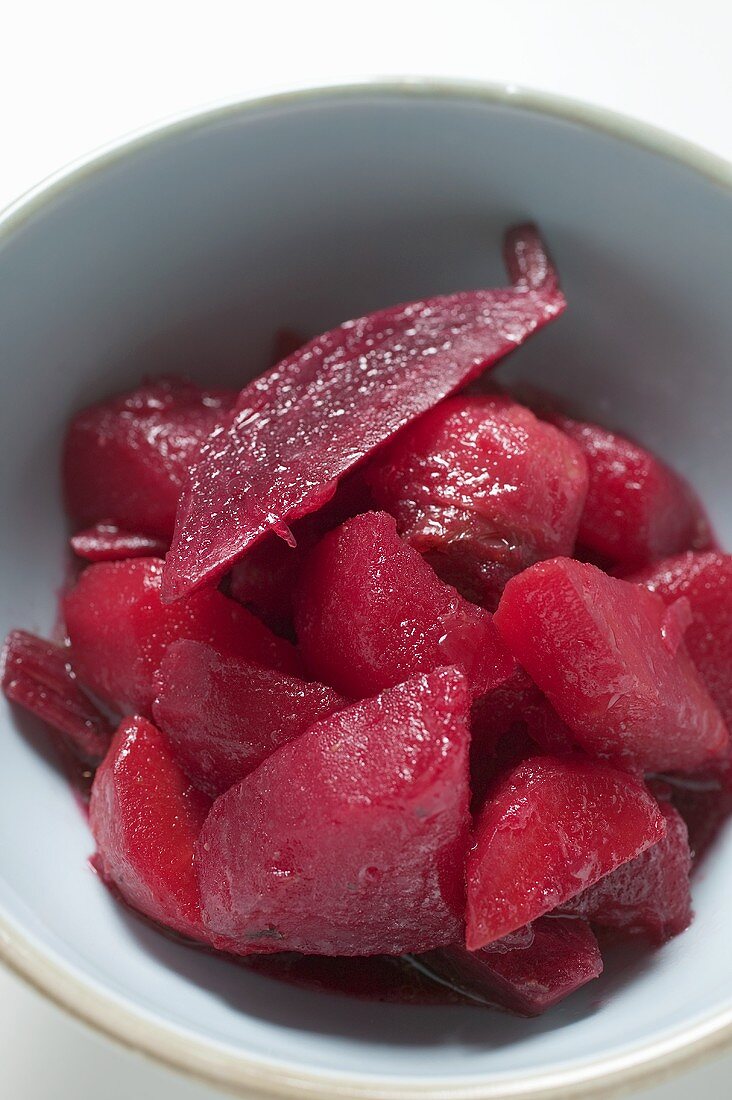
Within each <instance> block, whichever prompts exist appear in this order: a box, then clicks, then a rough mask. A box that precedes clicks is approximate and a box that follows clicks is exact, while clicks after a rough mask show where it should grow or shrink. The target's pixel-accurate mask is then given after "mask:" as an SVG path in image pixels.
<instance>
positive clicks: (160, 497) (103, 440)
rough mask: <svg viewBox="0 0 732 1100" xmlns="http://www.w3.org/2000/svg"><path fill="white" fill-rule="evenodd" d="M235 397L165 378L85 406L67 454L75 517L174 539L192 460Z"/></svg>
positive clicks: (68, 494)
mask: <svg viewBox="0 0 732 1100" xmlns="http://www.w3.org/2000/svg"><path fill="white" fill-rule="evenodd" d="M235 396H236V395H235V394H233V393H230V392H228V391H223V390H214V391H211V390H202V389H200V388H199V387H198V386H196V385H194V384H193V383H192V382H186V381H183V380H182V379H179V378H159V379H157V380H156V381H154V382H146V383H143V385H141V386H139V387H138V388H137V389H134V390H131V391H130V392H129V393H125V394H122V395H121V396H120V397H113V398H111V399H108V400H107V401H102V402H101V403H100V404H98V405H92V406H90V407H89V408H87V409H82V411H81V412H79V413H77V414H76V416H75V417H74V418H73V419H72V421H71V424H70V425H69V429H68V432H67V434H66V441H65V444H64V455H63V470H62V472H63V482H64V495H65V498H66V507H67V509H68V512H69V515H70V516H71V518H72V520H73V521H74V522H75V523H76V524H77V525H78V526H81V527H87V526H89V525H91V524H94V523H99V522H101V521H106V522H111V523H115V524H117V525H119V526H120V527H122V528H124V529H126V530H128V531H139V532H140V533H141V534H145V535H153V536H155V537H157V538H161V539H163V540H165V541H166V542H169V541H170V539H171V537H172V534H173V527H174V525H175V512H176V508H177V505H178V498H179V496H180V492H181V488H182V486H183V482H184V480H185V477H186V473H187V470H188V466H189V464H190V463H191V462H192V461H193V459H194V457H195V456H196V454H197V452H198V448H199V446H200V444H201V443H202V441H203V440H204V439H206V438H207V437H208V436H209V435H210V434H211V432H212V431H213V429H214V428H215V427H216V425H217V424H218V423H219V421H220V420H221V419H222V417H224V416H225V415H226V414H227V413H228V412H229V410H230V409H231V407H232V406H233V404H234V400H235Z"/></svg>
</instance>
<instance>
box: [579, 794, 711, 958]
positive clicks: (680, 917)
mask: <svg viewBox="0 0 732 1100" xmlns="http://www.w3.org/2000/svg"><path fill="white" fill-rule="evenodd" d="M658 808H659V810H660V812H661V813H662V814H663V816H664V818H665V819H666V835H665V837H664V838H663V840H659V842H658V844H654V845H653V846H652V847H651V848H646V850H645V852H643V854H642V855H640V856H637V857H636V859H632V860H630V862H629V863H623V864H622V866H620V867H618V868H616V869H615V870H614V871H611V872H610V874H609V875H605V877H604V878H601V879H600V881H599V882H596V883H595V885H594V886H590V888H589V889H588V890H584V891H583V892H582V893H581V894H578V895H577V896H576V897H574V898H572V899H571V900H570V901H568V902H567V903H566V904H565V905H563V906H562V911H563V912H565V913H572V914H573V915H575V916H580V917H587V918H588V919H589V920H591V921H593V922H594V923H595V924H601V925H604V926H605V927H606V928H616V929H618V930H620V931H621V932H627V933H628V934H630V935H633V934H638V935H644V936H646V937H647V938H648V939H649V940H650V941H651V942H652V943H657V944H658V943H663V942H664V940H667V939H669V937H670V936H676V935H678V933H679V932H683V931H684V929H685V928H687V927H688V926H689V923H690V922H691V889H690V885H689V871H690V870H691V851H690V850H689V833H688V830H687V828H686V823H685V822H684V819H683V817H682V816H681V814H680V813H679V812H678V810H675V809H674V808H673V806H671V805H670V804H669V803H667V802H661V803H659V807H658Z"/></svg>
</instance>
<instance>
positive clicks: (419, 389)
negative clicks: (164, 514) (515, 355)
mask: <svg viewBox="0 0 732 1100" xmlns="http://www.w3.org/2000/svg"><path fill="white" fill-rule="evenodd" d="M505 253H506V261H507V264H508V268H509V274H510V276H511V279H512V284H513V285H512V286H510V287H508V288H501V289H500V290H473V291H464V292H461V293H459V294H449V295H443V296H441V297H438V298H429V299H426V300H425V301H420V302H410V303H409V304H407V305H399V306H393V307H392V308H390V309H385V310H380V311H378V312H376V313H372V314H369V315H368V316H367V317H361V318H359V319H358V320H355V321H347V322H346V323H345V324H343V325H340V326H339V327H338V328H336V329H333V330H331V331H330V332H326V333H325V334H323V335H322V336H319V337H317V339H315V340H311V341H310V343H308V344H306V345H305V347H303V348H301V349H300V350H299V351H297V352H295V353H294V354H293V355H291V356H290V357H289V358H288V359H285V360H283V361H282V362H281V363H279V364H278V365H277V366H276V367H273V368H272V370H270V371H269V372H268V373H267V374H265V375H263V376H262V377H260V378H257V379H255V381H254V382H252V383H251V384H250V385H249V386H247V388H246V389H245V390H243V391H242V393H241V394H240V396H239V399H238V401H237V405H236V410H235V415H233V417H232V418H230V420H229V421H228V422H227V424H226V427H225V428H224V430H223V431H220V432H216V433H215V434H214V436H213V437H212V438H211V440H210V441H209V442H208V443H207V444H206V445H205V446H204V447H203V449H202V452H201V457H200V460H199V461H198V463H197V464H196V466H195V469H194V470H193V471H192V473H191V477H190V479H189V481H188V482H187V484H186V487H185V488H184V491H183V495H182V497H181V501H180V505H179V509H178V515H177V519H176V532H175V537H174V539H173V544H172V547H171V550H170V553H169V554H168V557H167V559H166V568H165V583H164V588H163V593H164V596H165V598H166V599H171V600H172V599H177V598H179V597H180V596H183V595H185V593H186V592H190V591H192V590H193V589H194V588H197V587H198V586H199V585H201V584H204V583H206V582H209V583H210V582H212V581H216V580H218V579H219V578H220V577H221V576H223V574H224V573H225V572H226V571H227V570H228V569H230V568H231V566H232V565H233V563H234V562H235V561H236V560H237V559H238V558H240V557H241V556H242V555H243V554H244V553H245V551H246V550H247V549H248V548H249V547H250V546H252V545H253V544H254V543H255V542H256V541H257V540H258V539H260V538H261V537H262V536H263V535H264V534H266V533H267V532H268V531H273V532H274V533H275V534H278V535H280V536H282V537H285V538H286V537H287V529H286V526H285V525H286V524H289V523H291V522H292V521H293V520H295V519H298V518H299V517H300V516H304V515H307V514H308V513H309V512H314V511H317V509H318V508H320V507H321V506H322V505H323V504H325V503H326V502H327V501H328V500H330V498H331V497H332V496H333V493H334V491H335V488H336V485H337V483H338V480H339V479H340V478H342V477H343V475H344V474H346V473H347V472H348V471H349V470H350V469H352V468H353V467H354V466H355V465H357V464H358V463H359V462H360V461H361V460H362V459H364V458H366V457H367V456H368V455H369V454H371V453H372V452H373V451H374V450H375V449H376V448H377V447H378V446H379V445H380V444H382V443H385V442H386V441H387V440H389V439H390V438H391V437H392V436H393V435H394V434H395V433H396V432H398V431H399V429H400V428H403V427H404V426H405V425H407V424H409V423H411V421H413V420H415V419H416V418H417V417H418V416H421V414H422V413H424V412H426V411H427V410H428V409H431V408H432V407H433V406H434V405H436V404H437V403H438V402H439V401H441V400H442V398H443V397H447V395H448V394H450V393H452V392H454V391H455V390H457V389H459V388H461V387H462V386H464V385H466V384H467V383H468V382H469V381H471V379H473V378H475V377H477V375H478V374H480V373H481V372H482V371H484V370H486V369H487V368H488V367H490V366H492V365H493V364H495V363H497V362H498V360H499V359H501V358H503V356H505V355H507V354H508V353H509V352H510V351H513V350H514V349H515V348H516V347H518V346H519V345H520V344H522V343H523V342H524V341H525V340H526V339H527V338H528V337H529V336H530V335H531V334H532V333H533V332H535V331H537V330H538V329H540V328H541V327H542V326H543V325H545V324H547V323H548V322H549V321H551V320H552V319H553V318H554V317H557V316H558V315H559V314H560V313H561V312H562V310H563V309H564V306H565V301H564V297H563V295H562V293H561V291H560V289H559V286H558V283H557V278H556V273H555V271H554V269H553V267H552V265H551V263H550V261H549V259H548V257H547V255H546V252H545V250H544V247H543V244H542V242H541V240H540V238H539V236H538V233H537V231H536V229H535V228H534V227H533V226H520V227H517V228H515V229H513V230H511V231H510V232H509V233H508V234H507V236H506V242H505Z"/></svg>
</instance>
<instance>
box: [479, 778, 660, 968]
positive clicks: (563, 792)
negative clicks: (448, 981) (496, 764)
mask: <svg viewBox="0 0 732 1100" xmlns="http://www.w3.org/2000/svg"><path fill="white" fill-rule="evenodd" d="M665 831H666V826H665V821H664V818H663V816H662V814H661V812H660V811H659V809H658V806H657V805H656V802H655V800H654V799H653V798H652V797H651V795H650V794H649V793H648V791H647V790H646V789H645V788H644V787H643V785H642V783H640V782H639V781H638V780H637V779H635V778H633V776H631V775H628V774H626V773H625V772H621V771H617V770H616V769H615V768H611V767H609V766H608V765H607V764H600V763H597V762H595V761H590V760H581V759H579V758H572V757H566V758H563V759H559V758H554V757H550V756H537V757H533V758H532V759H531V760H525V761H524V762H523V763H522V764H519V765H518V767H517V768H515V769H514V770H513V771H512V772H511V773H510V774H509V775H507V776H505V777H504V778H503V779H501V780H499V781H498V783H497V785H496V786H495V787H494V788H493V789H492V790H491V791H490V792H489V795H488V799H487V801H486V803H485V805H484V806H483V809H482V811H481V813H480V816H479V818H478V820H477V822H476V825H475V835H474V844H473V848H472V849H471V851H470V852H469V854H468V864H467V880H468V907H467V917H466V920H467V935H466V943H467V947H468V949H469V950H471V951H476V950H477V949H478V948H479V947H484V946H485V944H487V943H493V941H494V940H498V939H500V938H501V937H502V936H505V935H507V934H508V933H509V932H514V931H515V930H516V929H517V928H521V927H522V926H523V925H524V924H528V923H529V922H530V921H533V920H536V918H537V917H540V916H543V914H544V913H548V912H550V910H552V909H556V908H557V906H560V905H563V904H564V902H566V901H567V900H568V899H569V898H572V897H574V896H575V894H578V893H580V891H582V890H584V889H586V888H587V887H588V886H592V884H593V883H594V882H596V881H597V880H598V879H599V878H602V876H603V875H607V874H609V872H610V871H613V870H614V869H615V868H616V867H619V866H620V864H622V863H626V862H627V861H628V860H630V859H635V857H636V856H638V855H640V853H641V852H644V851H645V850H646V848H649V847H650V846H651V844H655V843H656V842H657V841H659V840H660V839H661V838H662V837H663V836H664V834H665Z"/></svg>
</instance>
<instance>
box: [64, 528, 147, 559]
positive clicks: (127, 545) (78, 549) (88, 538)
mask: <svg viewBox="0 0 732 1100" xmlns="http://www.w3.org/2000/svg"><path fill="white" fill-rule="evenodd" d="M167 548H168V547H167V543H166V542H164V541H163V539H156V538H154V537H153V536H152V535H141V534H135V533H134V532H132V531H123V530H122V528H121V527H118V526H117V525H116V524H115V523H97V524H95V525H94V527H88V528H87V529H86V530H84V531H79V532H77V534H75V535H72V537H71V549H72V550H73V551H74V553H75V554H76V556H77V557H79V558H84V559H85V560H86V561H124V560H125V559H126V558H158V557H160V556H161V555H162V554H164V553H165V551H166V550H167Z"/></svg>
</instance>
